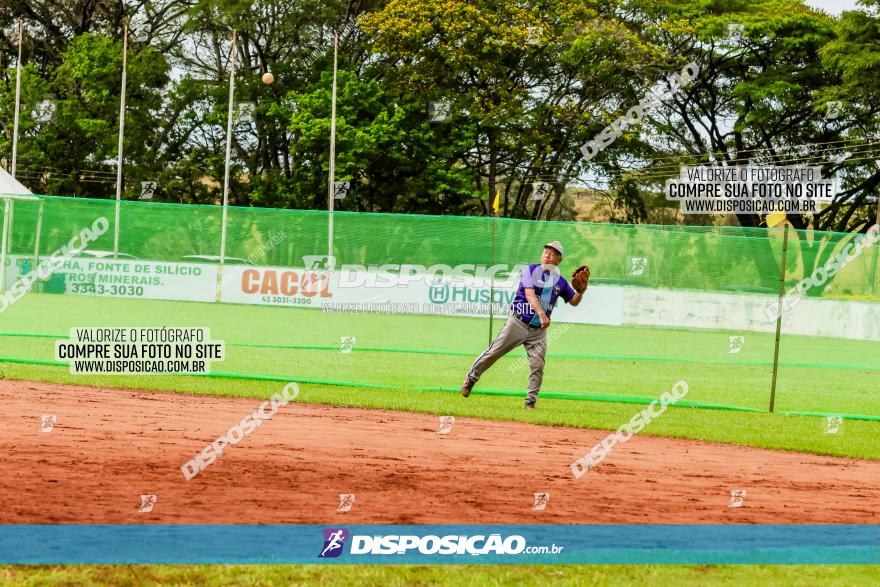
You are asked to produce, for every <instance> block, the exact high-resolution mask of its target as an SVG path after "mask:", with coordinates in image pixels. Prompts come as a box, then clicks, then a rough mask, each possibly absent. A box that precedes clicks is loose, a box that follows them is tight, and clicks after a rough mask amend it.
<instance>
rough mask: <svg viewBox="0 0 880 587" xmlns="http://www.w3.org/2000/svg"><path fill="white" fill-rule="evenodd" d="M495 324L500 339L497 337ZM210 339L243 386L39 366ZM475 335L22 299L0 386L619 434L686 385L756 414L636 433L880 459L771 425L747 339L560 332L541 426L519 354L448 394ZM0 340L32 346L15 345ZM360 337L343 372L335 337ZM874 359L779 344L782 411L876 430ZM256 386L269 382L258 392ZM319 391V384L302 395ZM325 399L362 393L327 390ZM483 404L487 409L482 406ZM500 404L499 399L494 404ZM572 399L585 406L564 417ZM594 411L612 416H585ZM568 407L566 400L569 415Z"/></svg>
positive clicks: (146, 571) (202, 570) (617, 577)
mask: <svg viewBox="0 0 880 587" xmlns="http://www.w3.org/2000/svg"><path fill="white" fill-rule="evenodd" d="M501 323H502V321H501V320H496V321H495V331H497V330H498V328H500V326H501ZM160 325H165V326H195V327H204V326H207V327H210V328H211V330H212V334H213V337H214V338H216V339H221V340H224V341H225V342H226V345H227V359H226V360H225V361H224V362H222V363H218V364H215V365H214V367H213V369H212V371H213V372H214V374H215V375H217V374H218V373H227V374H238V375H249V376H254V377H253V378H243V377H226V376H221V377H218V376H213V377H187V376H83V375H71V374H70V373H69V372H68V370H67V368H65V367H59V366H51V365H48V364H30V363H26V362H15V361H14V360H13V359H27V360H42V361H49V362H51V361H52V360H53V358H54V357H53V349H54V340H55V336H54V335H60V336H62V337H64V336H66V334H67V332H68V329H69V328H71V327H78V326H160ZM487 326H488V325H487V321H486V320H483V319H471V318H453V317H425V316H377V315H373V316H363V315H347V316H343V315H331V314H323V313H321V312H319V311H315V310H300V309H289V308H276V307H254V306H231V305H216V304H200V303H184V302H160V301H142V300H128V299H108V298H102V299H100V300H98V299H95V298H87V297H69V296H55V295H48V294H30V295H28V296H25V297H24V298H23V299H22V300H20V301H19V302H18V303H17V304H15V305H14V306H13V307H11V308H10V309H9V310H7V311H6V312H5V313H3V314H2V315H0V334H2V335H0V357H3V360H0V369H2V372H3V376H5V377H6V378H7V379H28V380H42V381H52V382H64V383H79V384H87V385H102V386H118V387H129V388H141V389H157V390H168V391H175V392H181V393H190V394H200V395H205V396H215V395H217V396H221V395H228V396H240V397H253V398H263V397H267V396H269V395H270V394H271V393H274V392H275V391H279V390H280V388H281V387H282V386H283V382H284V381H286V380H287V379H296V380H300V381H304V383H303V384H302V385H301V390H302V391H301V394H300V396H299V400H298V401H305V402H317V403H325V404H332V405H340V406H357V407H368V408H378V409H392V410H404V411H413V412H426V413H432V414H445V415H456V416H467V417H477V418H486V419H499V420H520V421H529V422H533V423H538V424H546V425H558V426H574V427H589V428H598V429H609V430H610V429H614V428H616V427H617V426H619V425H620V424H621V423H623V422H625V421H627V420H629V418H630V417H631V416H632V414H634V413H635V412H636V411H637V410H639V409H640V408H641V405H639V404H638V403H635V404H634V403H626V402H627V401H634V402H638V401H641V399H652V398H656V397H657V396H658V395H659V394H660V393H661V391H663V390H666V389H669V388H670V387H671V385H672V384H673V383H674V382H675V381H677V380H680V379H684V380H686V381H687V382H688V384H689V388H690V391H689V393H688V396H687V397H686V400H687V401H690V402H694V403H703V404H718V405H723V406H735V407H739V408H747V409H749V410H752V411H747V410H745V411H741V410H726V409H698V408H690V407H676V408H674V409H671V410H669V411H668V412H667V413H666V414H665V415H664V416H663V417H662V418H660V419H658V420H656V421H654V422H653V423H651V424H650V426H649V427H648V428H647V429H646V430H645V431H644V432H643V434H645V435H661V436H671V437H678V438H691V439H698V440H708V441H719V442H727V443H735V444H742V445H749V446H757V447H765V448H774V449H783V450H795V451H804V452H812V453H817V454H828V455H837V456H847V457H858V458H868V459H880V422H878V421H874V420H871V419H864V420H860V419H848V420H847V421H846V423H845V427H844V429H843V431H842V432H841V433H839V434H835V435H828V434H824V433H823V422H824V420H823V419H821V418H816V417H810V416H804V415H791V414H790V415H785V414H784V413H776V414H769V413H766V410H767V406H768V402H769V393H770V381H771V364H772V357H773V342H774V341H773V336H772V335H769V334H754V333H745V336H746V342H745V345H744V347H743V350H742V352H741V353H740V354H736V355H731V354H728V353H727V350H728V336H729V335H734V334H743V333H736V332H728V331H696V330H681V329H678V330H676V329H659V328H632V327H619V328H614V327H603V326H587V325H577V326H572V327H566V326H565V325H562V324H556V325H554V326H553V327H552V328H553V329H556V330H557V331H558V333H554V331H553V330H551V336H553V338H552V339H551V341H552V342H551V344H550V351H549V353H548V363H547V369H546V375H545V382H544V388H543V389H544V395H543V397H542V400H541V401H540V402H539V409H538V410H537V411H536V412H526V411H525V410H523V409H522V407H521V399H520V397H521V396H522V395H523V391H522V390H523V388H524V385H525V381H526V379H527V377H528V368H527V367H526V366H524V365H522V364H521V359H520V358H521V357H522V356H523V355H522V353H514V354H513V355H512V356H511V357H509V358H505V359H503V360H501V361H500V362H499V363H498V364H496V365H495V366H494V367H493V368H492V369H491V370H490V371H489V372H488V373H487V374H486V375H485V376H484V378H483V380H482V381H481V382H480V384H479V385H478V387H477V389H476V391H475V393H474V395H472V397H471V398H469V399H468V400H464V399H463V398H461V397H460V396H459V395H458V394H457V389H458V386H459V384H460V383H461V379H462V377H463V374H464V372H465V371H466V370H467V368H468V367H469V366H470V363H471V362H472V360H473V359H474V357H475V356H476V355H477V354H478V353H479V352H481V351H482V350H483V349H484V348H485V346H486V345H487V343H488V342H489V332H488V328H487ZM10 334H17V335H21V334H27V335H44V336H12V335H10ZM341 336H355V337H356V341H357V342H356V343H355V346H354V349H353V351H352V352H351V353H350V354H343V353H339V352H338V345H339V337H341ZM878 351H880V343H877V342H859V341H843V340H836V339H810V338H806V337H800V336H791V335H785V336H783V340H782V347H781V355H780V360H781V367H780V370H779V382H778V390H777V410H778V412H785V411H805V412H821V413H845V414H863V415H868V416H878V415H880V394H878V393H877V391H878V389H880V385H878V382H880V352H878ZM260 377H264V378H263V379H261V378H260ZM310 380H313V381H310ZM329 382H348V383H349V384H355V383H357V384H368V385H372V387H361V386H356V385H330V384H329ZM487 392H490V393H487ZM491 392H496V393H491ZM579 396H581V399H576V398H578V397H579ZM583 396H604V397H605V399H615V398H616V399H617V400H618V401H589V400H585V399H582V398H583ZM565 397H569V398H572V399H564V398H565ZM875 574H876V567H873V568H872V567H863V566H684V565H682V566H627V565H619V566H606V565H595V566H570V567H565V566H560V567H515V566H501V567H450V566H433V567H425V566H412V567H382V566H372V567H358V568H357V569H355V568H353V567H345V566H342V567H334V568H326V567H317V566H316V567H297V566H162V565H159V566H151V567H112V566H76V567H2V568H0V581H2V582H3V583H4V584H16V585H19V584H23V585H45V584H56V585H74V584H75V585H105V584H110V585H150V584H157V583H165V584H168V583H171V584H179V585H226V584H249V585H288V584H296V583H305V582H308V583H318V584H332V585H364V584H366V585H429V584H437V583H447V584H461V585H479V586H482V585H539V584H541V585H543V584H547V583H553V584H560V585H582V584H586V585H636V584H644V583H646V582H652V583H656V584H660V585H666V584H679V585H705V584H709V583H711V584H713V585H740V584H742V583H743V582H756V583H760V584H779V585H817V584H828V585H851V584H868V583H870V582H871V580H872V579H873V578H874V577H875Z"/></svg>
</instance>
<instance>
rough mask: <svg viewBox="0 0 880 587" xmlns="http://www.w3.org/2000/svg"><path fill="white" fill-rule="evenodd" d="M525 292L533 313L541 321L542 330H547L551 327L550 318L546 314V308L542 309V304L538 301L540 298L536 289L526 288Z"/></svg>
mask: <svg viewBox="0 0 880 587" xmlns="http://www.w3.org/2000/svg"><path fill="white" fill-rule="evenodd" d="M523 291H524V292H525V293H526V300H528V302H529V305H530V306H531V307H532V312H534V313H535V314H536V315H537V316H538V318H540V320H541V328H547V327H548V326H550V318H548V317H547V314H545V313H544V308H542V307H541V302H540V301H538V296H537V295H535V289H534V288H532V287H525V288H523Z"/></svg>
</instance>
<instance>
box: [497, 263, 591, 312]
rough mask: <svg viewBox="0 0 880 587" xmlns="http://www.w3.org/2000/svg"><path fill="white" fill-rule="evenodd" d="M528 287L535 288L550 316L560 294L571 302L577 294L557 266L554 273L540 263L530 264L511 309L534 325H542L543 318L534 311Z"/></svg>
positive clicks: (521, 279)
mask: <svg viewBox="0 0 880 587" xmlns="http://www.w3.org/2000/svg"><path fill="white" fill-rule="evenodd" d="M526 288H531V289H534V290H535V295H536V296H538V301H539V302H540V303H541V308H543V309H544V313H545V314H547V317H548V318H549V317H550V314H551V313H552V312H553V308H554V307H555V306H556V302H557V300H558V299H559V297H560V296H561V297H562V299H563V300H565V301H566V302H570V301H571V298H573V297H574V294H575V291H574V288H572V287H571V285H569V284H568V281H566V280H565V278H564V277H563V276H562V275H560V274H559V270H558V269H557V268H555V267H554V268H553V272H552V273H551V272H550V271H547V270H546V269H545V270H542V269H541V264H540V263H535V264H534V265H529V266H528V267H526V268H525V269H523V272H522V275H521V276H520V280H519V288H518V289H517V290H516V296H514V298H513V304H512V305H511V310H512V312H513V314H514V315H515V316H518V317H519V318H520V319H521V320H522V321H524V322H527V323H529V324H531V325H533V326H540V325H541V319H540V318H539V317H538V316H537V315H536V314H535V313H534V311H533V310H532V306H531V304H529V301H528V300H527V299H526Z"/></svg>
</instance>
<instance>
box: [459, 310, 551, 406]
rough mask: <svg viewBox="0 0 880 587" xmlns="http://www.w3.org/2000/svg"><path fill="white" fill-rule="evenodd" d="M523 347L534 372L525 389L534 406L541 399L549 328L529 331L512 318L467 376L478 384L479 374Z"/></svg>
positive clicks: (529, 400)
mask: <svg viewBox="0 0 880 587" xmlns="http://www.w3.org/2000/svg"><path fill="white" fill-rule="evenodd" d="M520 345H523V346H524V347H525V349H526V356H527V357H528V359H529V367H530V368H531V370H532V372H531V373H530V374H529V385H528V387H527V388H526V391H527V392H528V396H527V397H526V403H529V404H534V403H535V402H536V401H537V400H538V392H539V391H541V382H542V381H543V380H544V355H545V354H546V353H547V329H546V328H529V327H528V326H526V325H525V324H523V323H522V322H520V321H519V320H518V319H516V318H514V317H513V316H509V317H508V318H507V322H506V323H505V324H504V327H503V328H502V329H501V330H500V331H499V332H498V336H496V337H495V340H493V341H492V344H490V345H489V348H488V349H486V350H485V352H483V354H482V355H480V356H479V357H477V360H476V361H474V364H473V365H472V366H471V370H470V371H468V375H467V376H468V377H469V378H470V379H471V380H472V381H479V380H480V375H482V374H483V373H484V372H485V371H486V369H488V368H489V367H491V366H492V365H494V364H495V361H497V360H498V359H500V358H501V357H503V356H504V355H506V354H507V353H509V352H510V351H512V350H513V349H515V348H516V347H518V346H520Z"/></svg>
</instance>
